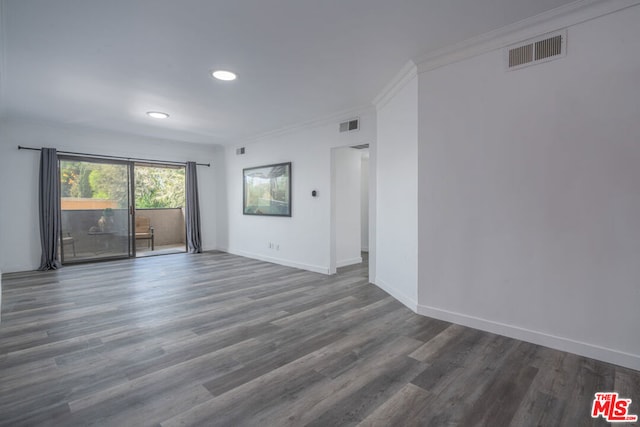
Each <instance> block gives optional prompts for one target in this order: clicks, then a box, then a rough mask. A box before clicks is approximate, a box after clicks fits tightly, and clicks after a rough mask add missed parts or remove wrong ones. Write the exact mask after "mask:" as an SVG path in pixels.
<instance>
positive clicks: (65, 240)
mask: <svg viewBox="0 0 640 427" xmlns="http://www.w3.org/2000/svg"><path fill="white" fill-rule="evenodd" d="M62 244H63V245H71V247H72V249H73V256H74V257H75V256H76V241H75V239H74V238H73V236H72V235H71V233H67V235H66V236H62Z"/></svg>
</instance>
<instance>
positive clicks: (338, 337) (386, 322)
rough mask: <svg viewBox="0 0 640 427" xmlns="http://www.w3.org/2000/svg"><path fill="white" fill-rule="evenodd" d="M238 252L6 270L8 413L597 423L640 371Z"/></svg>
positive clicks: (0, 420)
mask: <svg viewBox="0 0 640 427" xmlns="http://www.w3.org/2000/svg"><path fill="white" fill-rule="evenodd" d="M366 270H367V268H366V265H365V264H363V265H360V266H353V267H347V268H344V269H341V270H340V271H339V273H338V274H337V275H335V276H331V277H329V276H324V275H321V274H316V273H310V272H306V271H300V270H296V269H292V268H287V267H282V266H278V265H273V264H268V263H264V262H260V261H255V260H250V259H246V258H241V257H237V256H233V255H229V254H225V253H219V252H211V253H205V254H200V255H187V254H180V255H171V256H164V257H155V258H148V259H137V260H125V261H117V262H109V263H100V264H92V265H76V266H72V267H65V268H63V269H62V270H59V271H54V272H46V273H43V272H31V273H19V274H7V275H5V276H4V280H3V299H2V304H3V307H2V323H1V324H0V425H3V426H20V425H29V426H33V425H55V426H81V425H112V426H119V427H120V426H145V425H162V426H182V425H206V426H218V425H219V426H243V425H255V426H302V425H310V426H346V425H360V426H412V425H416V426H417V425H419V426H448V425H460V426H474V425H486V426H507V425H513V426H528V425H531V426H533V425H542V426H555V425H563V426H572V427H573V426H586V425H608V424H607V423H606V422H604V420H602V419H601V418H600V419H597V420H594V419H592V418H591V417H590V410H591V404H592V400H593V395H594V393H595V392H597V391H613V390H615V391H618V392H619V393H620V394H621V395H622V396H624V397H627V398H632V399H634V401H633V403H632V406H631V410H632V413H636V414H638V413H640V373H639V372H637V371H633V370H629V369H624V368H621V367H617V366H613V365H610V364H606V363H602V362H598V361H595V360H591V359H587V358H584V357H579V356H576V355H573V354H568V353H564V352H560V351H555V350H551V349H548V348H545V347H540V346H536V345H533V344H529V343H525V342H521V341H517V340H513V339H509V338H505V337H502V336H498V335H493V334H490V333H486V332H481V331H478V330H474V329H470V328H465V327H461V326H457V325H452V324H450V323H447V322H442V321H438V320H434V319H430V318H426V317H422V316H418V315H416V314H413V313H412V312H411V311H410V310H408V309H407V308H405V307H404V306H402V305H401V304H400V303H398V302H397V301H395V300H394V299H393V298H391V297H390V296H389V295H388V294H386V293H385V292H383V291H382V290H380V289H378V288H377V287H375V286H373V285H370V284H368V283H367V279H366Z"/></svg>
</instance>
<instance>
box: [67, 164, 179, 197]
mask: <svg viewBox="0 0 640 427" xmlns="http://www.w3.org/2000/svg"><path fill="white" fill-rule="evenodd" d="M134 170H135V188H136V190H135V192H136V194H135V196H136V208H179V207H183V206H184V204H185V190H184V189H185V187H184V182H185V168H184V167H177V168H175V167H160V166H155V165H154V166H148V165H136V166H135V168H134ZM127 182H128V179H127V170H126V168H123V167H122V165H118V164H108V163H94V162H87V161H69V160H62V161H61V162H60V187H61V193H62V194H61V195H62V197H67V198H75V199H96V200H109V201H112V202H114V203H115V204H117V207H118V208H127V207H128V191H129V190H128V187H127V186H126V185H123V184H126V183H127Z"/></svg>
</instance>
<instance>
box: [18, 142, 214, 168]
mask: <svg viewBox="0 0 640 427" xmlns="http://www.w3.org/2000/svg"><path fill="white" fill-rule="evenodd" d="M18 150H32V151H42V149H40V148H33V147H23V146H22V145H18ZM58 153H60V154H71V155H74V156H87V157H93V158H97V159H116V160H129V161H138V162H150V163H167V164H174V165H184V164H186V163H185V162H173V161H165V160H154V159H140V158H137V157H122V156H108V155H105V154H91V153H76V152H74V151H58ZM196 165H198V166H206V167H210V166H211V163H196Z"/></svg>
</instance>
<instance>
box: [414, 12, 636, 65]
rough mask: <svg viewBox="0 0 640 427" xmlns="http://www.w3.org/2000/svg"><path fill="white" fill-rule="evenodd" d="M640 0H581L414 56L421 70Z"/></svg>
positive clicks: (582, 20)
mask: <svg viewBox="0 0 640 427" xmlns="http://www.w3.org/2000/svg"><path fill="white" fill-rule="evenodd" d="M638 4H640V0H578V1H574V2H572V3H569V4H567V5H565V6H561V7H558V8H556V9H552V10H550V11H548V12H544V13H541V14H539V15H536V16H533V17H531V18H528V19H525V20H522V21H518V22H516V23H513V24H511V25H507V26H505V27H502V28H499V29H497V30H494V31H490V32H488V33H485V34H482V35H480V36H478V37H474V38H471V39H468V40H465V41H462V42H460V43H457V44H455V45H452V46H449V47H445V48H443V49H439V50H435V51H433V52H429V53H426V54H424V55H422V56H419V57H416V58H414V62H415V63H416V64H417V68H418V74H420V73H424V72H427V71H430V70H434V69H436V68H440V67H443V66H445V65H449V64H452V63H455V62H459V61H462V60H464V59H468V58H472V57H474V56H478V55H481V54H483V53H487V52H490V51H493V50H497V49H502V48H504V47H505V46H509V45H512V44H514V43H518V42H520V41H522V40H527V39H530V38H533V37H536V36H539V35H541V34H546V33H550V32H553V31H557V30H560V29H563V28H567V27H571V26H573V25H577V24H581V23H583V22H587V21H590V20H592V19H595V18H599V17H601V16H605V15H609V14H611V13H614V12H618V11H620V10H623V9H627V8H629V7H633V6H637V5H638Z"/></svg>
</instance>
